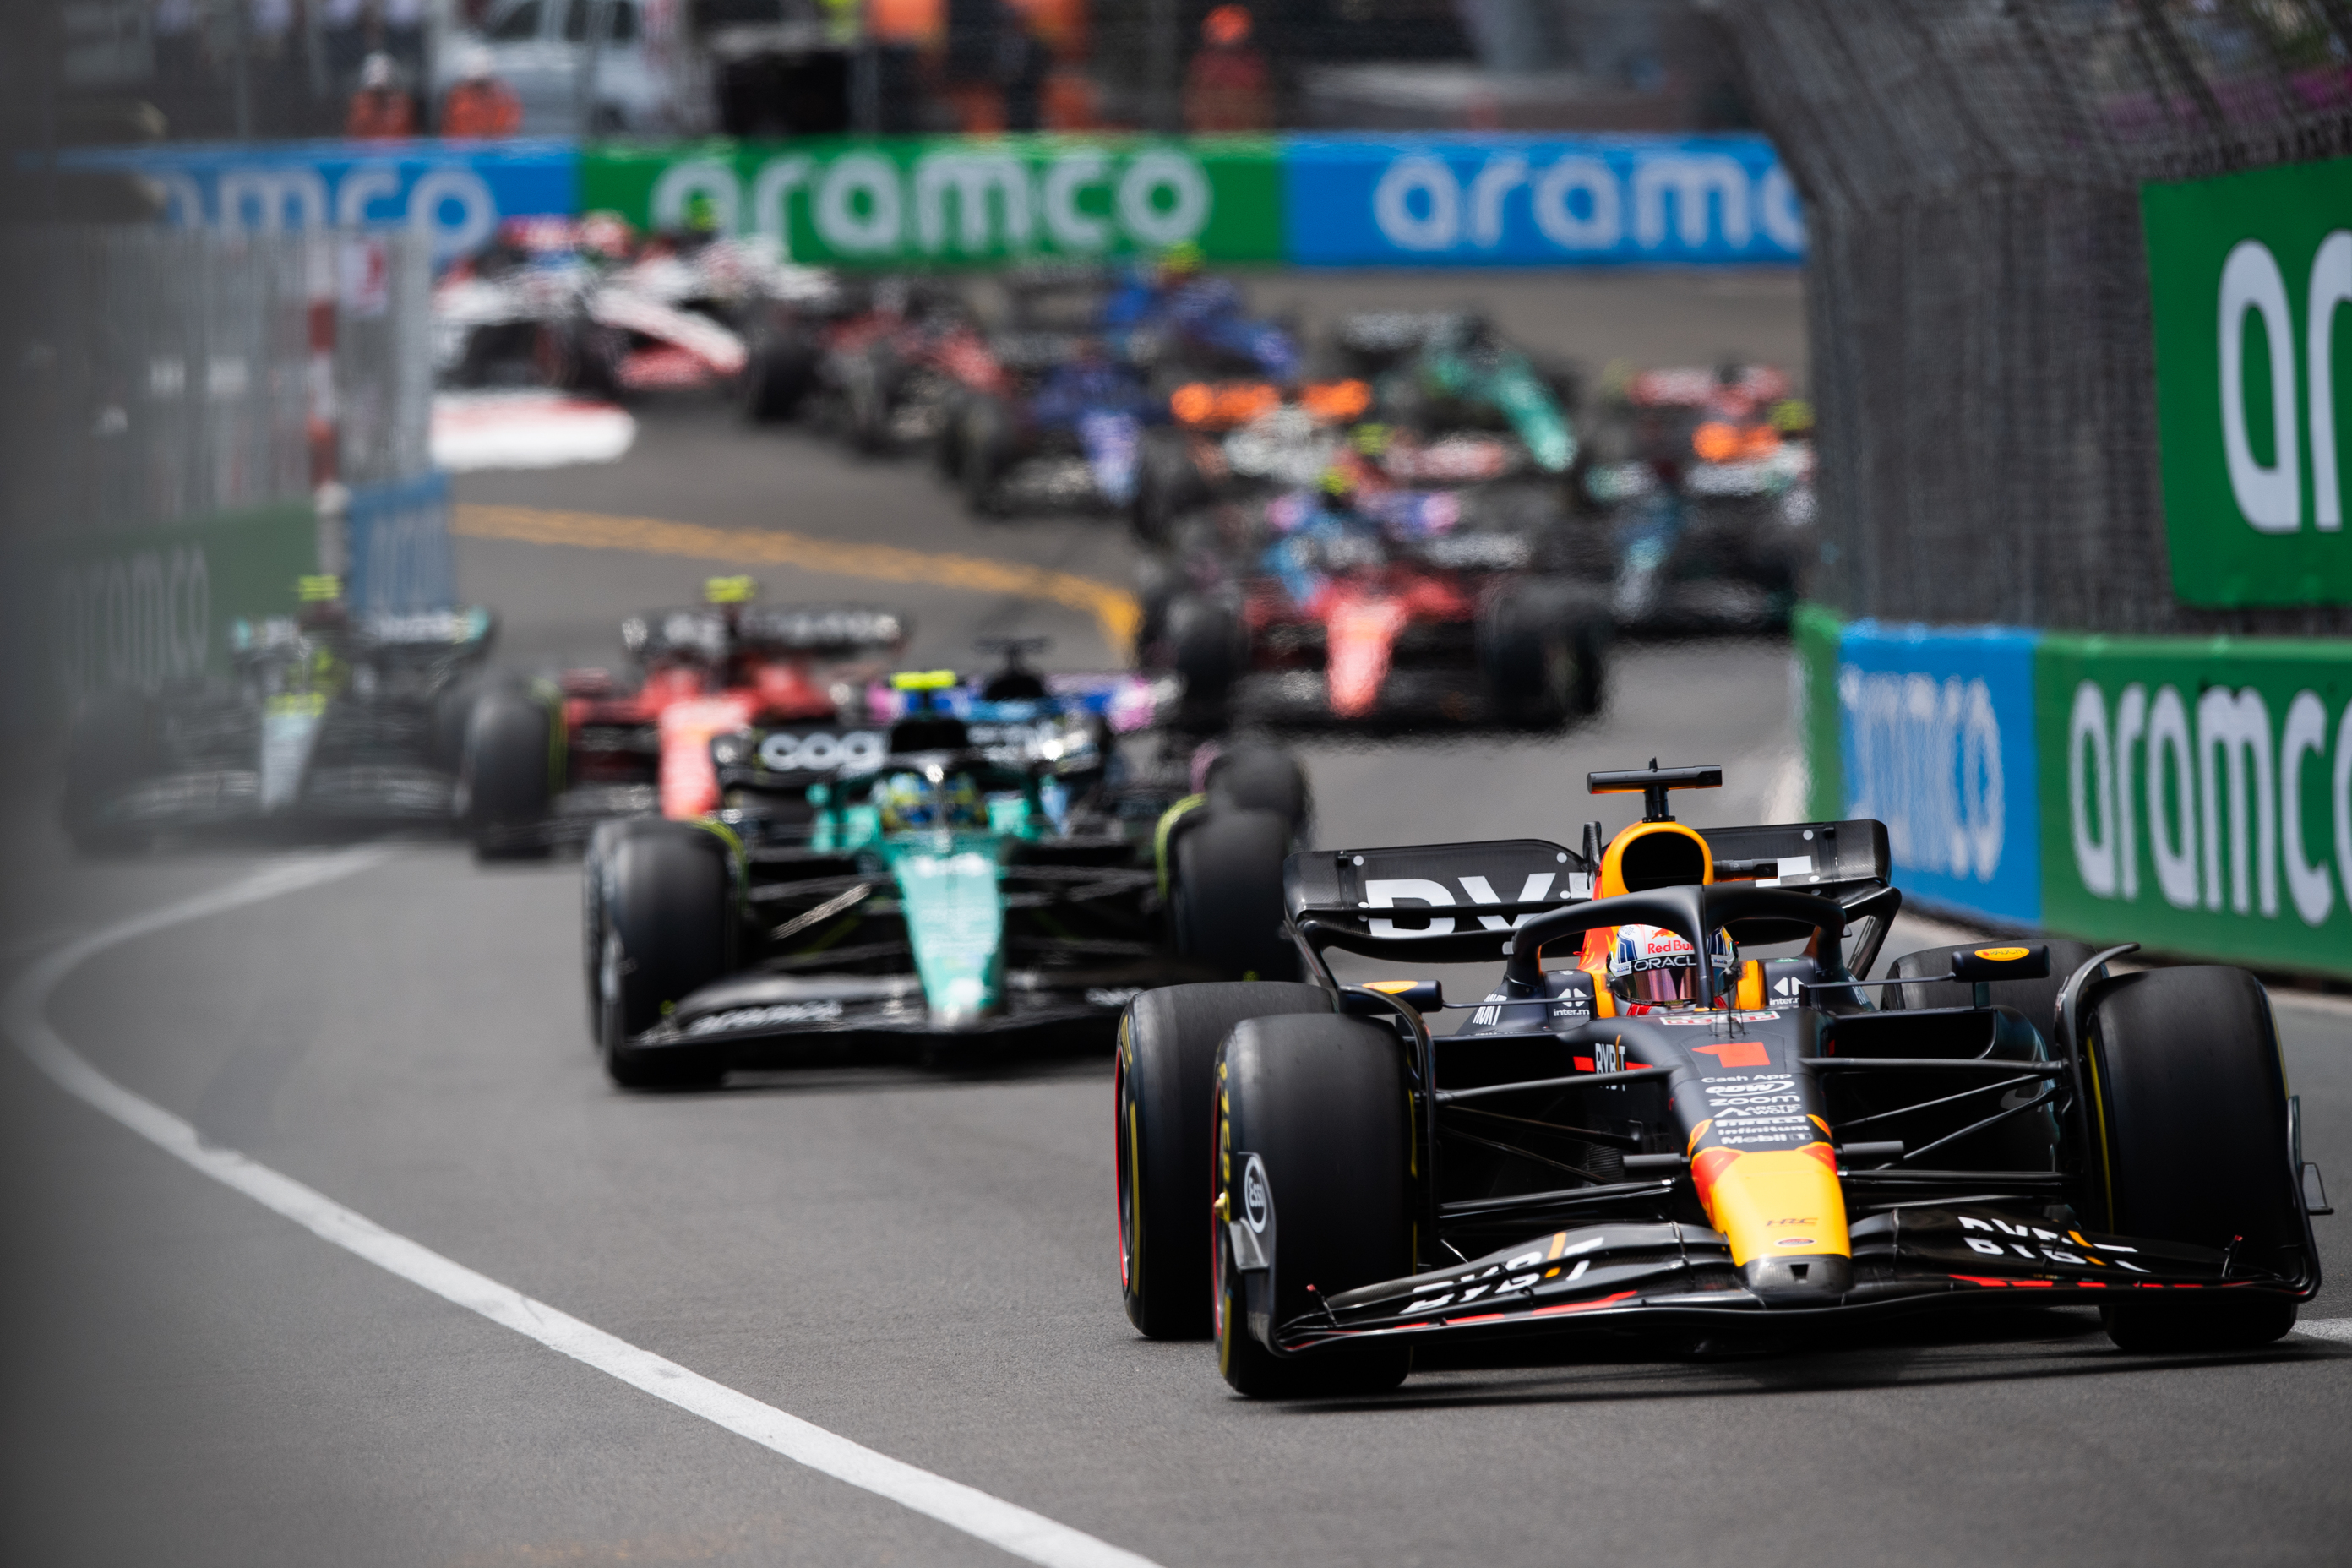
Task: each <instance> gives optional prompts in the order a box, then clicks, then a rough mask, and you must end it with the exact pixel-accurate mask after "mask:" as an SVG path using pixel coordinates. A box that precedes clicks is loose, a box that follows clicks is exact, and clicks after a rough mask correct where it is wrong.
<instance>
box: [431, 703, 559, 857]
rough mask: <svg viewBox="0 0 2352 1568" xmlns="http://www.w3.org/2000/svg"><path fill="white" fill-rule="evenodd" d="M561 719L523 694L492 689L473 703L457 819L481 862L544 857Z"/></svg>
mask: <svg viewBox="0 0 2352 1568" xmlns="http://www.w3.org/2000/svg"><path fill="white" fill-rule="evenodd" d="M561 723H562V718H561V716H560V715H559V714H558V713H557V712H556V711H555V710H554V709H553V707H552V706H551V704H549V703H547V702H545V701H542V700H541V699H540V698H539V697H538V696H537V695H536V694H535V693H533V692H532V691H530V689H527V688H524V687H521V686H519V685H510V684H493V685H489V686H486V687H484V688H483V689H482V691H481V692H480V694H479V695H478V696H477V697H476V698H475V700H474V708H473V712H472V713H471V714H470V715H468V717H467V721H466V747H465V753H464V756H463V757H462V759H461V760H460V762H459V764H458V770H457V803H458V815H459V816H461V817H462V818H463V819H464V822H465V825H466V831H467V836H468V837H471V838H472V840H473V843H474V853H475V855H476V856H477V857H478V858H481V859H484V860H494V859H504V858H520V857H526V856H535V855H544V854H546V853H547V843H546V839H545V837H544V836H543V835H542V834H541V832H540V831H539V830H540V828H541V826H542V825H543V824H544V823H545V822H546V820H547V816H548V812H549V810H550V808H551V806H552V805H553V804H554V798H555V758H556V756H557V754H558V753H557V751H556V743H557V731H556V729H555V726H557V725H558V724H561Z"/></svg>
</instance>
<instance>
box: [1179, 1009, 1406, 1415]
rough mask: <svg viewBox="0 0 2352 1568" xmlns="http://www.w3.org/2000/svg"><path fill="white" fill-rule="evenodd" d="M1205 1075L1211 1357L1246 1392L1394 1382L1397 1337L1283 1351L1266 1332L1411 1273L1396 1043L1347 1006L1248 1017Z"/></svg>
mask: <svg viewBox="0 0 2352 1568" xmlns="http://www.w3.org/2000/svg"><path fill="white" fill-rule="evenodd" d="M1216 1085H1217V1090H1216V1099H1215V1100H1214V1102H1213V1104H1212V1106H1211V1110H1210V1114H1211V1118H1212V1132H1211V1136H1212V1140H1213V1149H1214V1151H1215V1154H1214V1158H1215V1159H1216V1162H1217V1172H1216V1187H1217V1195H1218V1203H1217V1206H1216V1207H1215V1208H1214V1209H1213V1211H1212V1212H1213V1215H1214V1216H1215V1218H1216V1220H1217V1222H1218V1223H1216V1224H1214V1225H1213V1231H1214V1236H1213V1247H1214V1250H1213V1253H1212V1255H1211V1256H1212V1258H1213V1261H1214V1266H1215V1270H1216V1279H1215V1295H1214V1297H1213V1300H1214V1301H1215V1303H1216V1321H1215V1324H1214V1330H1215V1335H1216V1342H1217V1369H1218V1370H1219V1371H1220V1372H1222V1373H1224V1377H1225V1381H1226V1382H1227V1383H1229V1384H1233V1386H1234V1388H1235V1389H1236V1390H1237V1391H1239V1392H1240V1393H1242V1394H1248V1395H1249V1396H1251V1397H1252V1398H1256V1399H1268V1398H1273V1399H1280V1398H1296V1397H1300V1396H1307V1395H1315V1394H1376V1393H1379V1392H1380V1391H1381V1390H1383V1389H1387V1388H1393V1387H1395V1386H1396V1384H1399V1383H1400V1382H1402V1381H1403V1379H1404V1376H1405V1373H1407V1372H1409V1371H1411V1370H1412V1354H1411V1352H1410V1351H1408V1350H1407V1349H1406V1348H1405V1347H1404V1346H1402V1345H1393V1344H1391V1345H1378V1344H1375V1345H1368V1346H1348V1347H1344V1348H1341V1347H1333V1348H1331V1349H1328V1350H1321V1351H1313V1352H1308V1353H1307V1354H1306V1355H1304V1356H1301V1357H1299V1358H1297V1359H1295V1360H1294V1359H1292V1358H1290V1357H1287V1356H1280V1355H1276V1353H1275V1352H1273V1350H1272V1349H1271V1348H1269V1346H1268V1344H1267V1343H1266V1338H1267V1336H1269V1335H1270V1334H1271V1333H1272V1331H1274V1330H1275V1329H1276V1328H1278V1327H1279V1326H1280V1325H1282V1324H1284V1323H1286V1322H1290V1321H1294V1320H1296V1319H1297V1318H1300V1317H1303V1316H1305V1315H1307V1313H1309V1312H1311V1311H1313V1310H1315V1306H1316V1303H1317V1301H1318V1299H1325V1298H1328V1297H1331V1296H1336V1295H1338V1294H1339V1293H1340V1292H1341V1291H1343V1290H1352V1289H1355V1288H1356V1287H1358V1286H1360V1285H1370V1284H1375V1283H1377V1282H1379V1281H1381V1280H1384V1279H1401V1278H1402V1277H1403V1276H1405V1275H1408V1274H1410V1273H1412V1262H1413V1259H1412V1174H1411V1173H1412V1101H1411V1100H1410V1098H1409V1095H1408V1091H1407V1086H1406V1079H1405V1066H1404V1047H1403V1046H1402V1044H1401V1043H1400V1042H1399V1041H1398V1039H1397V1037H1395V1036H1394V1035H1393V1034H1391V1033H1390V1032H1389V1031H1388V1030H1386V1029H1383V1028H1381V1027H1380V1026H1377V1025H1374V1024H1370V1023H1367V1022H1365V1021H1364V1020H1362V1019H1360V1018H1343V1017H1339V1016H1324V1017H1309V1016H1289V1017H1274V1018H1254V1019H1251V1020H1249V1021H1247V1022H1245V1023H1242V1024H1238V1025H1236V1026H1234V1031H1233V1033H1232V1034H1231V1035H1229V1036H1227V1037H1226V1038H1225V1043H1224V1045H1223V1047H1222V1048H1221V1049H1220V1050H1219V1051H1218V1053H1217V1079H1216ZM1242 1247H1248V1248H1249V1249H1250V1250H1251V1251H1252V1252H1253V1253H1255V1254H1256V1256H1255V1257H1244V1256H1242V1254H1241V1252H1240V1250H1239V1249H1240V1248H1242ZM1259 1262H1263V1263H1264V1264H1265V1267H1264V1268H1256V1267H1247V1268H1245V1267H1244V1265H1245V1264H1246V1265H1255V1264H1256V1263H1259Z"/></svg>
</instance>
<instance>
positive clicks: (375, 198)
mask: <svg viewBox="0 0 2352 1568" xmlns="http://www.w3.org/2000/svg"><path fill="white" fill-rule="evenodd" d="M64 161H65V162H66V163H68V165H69V166H72V167H77V168H118V169H130V170H133V171H135V172H136V173H138V174H142V175H144V176H145V177H146V178H148V179H150V180H152V181H154V182H155V183H156V184H158V185H159V186H161V187H162V190H163V211H164V216H165V218H166V220H167V221H169V222H172V223H174V224H178V225H180V226H184V227H192V228H219V229H226V230H229V231H231V232H237V231H244V232H248V233H252V232H263V231H276V230H278V229H291V228H319V227H322V226H329V225H332V226H337V227H341V228H412V229H418V230H422V231H424V232H425V233H428V234H430V235H431V236H432V237H433V259H434V261H435V262H436V264H438V263H440V262H444V261H447V260H449V259H451V258H455V257H458V256H463V255H465V254H466V253H467V251H469V250H473V249H476V248H478V247H479V246H480V245H481V244H482V242H483V241H484V240H487V239H488V238H489V237H490V236H491V235H492V234H494V233H496V232H497V230H498V226H499V220H500V219H501V218H509V217H525V216H541V215H544V214H550V213H575V212H578V211H579V210H580V190H579V154H578V151H577V149H576V148H575V147H574V146H573V145H572V143H571V142H563V141H555V140H545V139H539V140H530V141H515V142H437V141H425V140H418V141H414V142H247V143H235V144H204V143H193V142H192V143H184V144H180V143H175V144H171V145H166V146H160V147H124V148H106V149H91V150H86V151H81V152H76V153H70V154H68V155H67V157H66V158H65V160H64Z"/></svg>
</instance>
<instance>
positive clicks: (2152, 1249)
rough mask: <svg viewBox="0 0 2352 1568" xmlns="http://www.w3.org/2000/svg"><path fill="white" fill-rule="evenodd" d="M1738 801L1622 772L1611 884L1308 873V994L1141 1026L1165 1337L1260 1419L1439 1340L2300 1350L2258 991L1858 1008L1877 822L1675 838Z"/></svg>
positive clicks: (1968, 976) (1957, 962) (2282, 1090)
mask: <svg viewBox="0 0 2352 1568" xmlns="http://www.w3.org/2000/svg"><path fill="white" fill-rule="evenodd" d="M1720 778H1721V773H1720V772H1719V771H1718V770H1715V769H1664V770H1660V769H1658V768H1656V767H1655V766H1654V765H1653V766H1652V767H1651V768H1649V769H1643V770H1635V771H1633V772H1629V773H1596V774H1594V775H1592V778H1591V784H1592V785H1593V787H1594V788H1595V789H1599V790H1638V791H1641V792H1642V793H1643V795H1645V797H1646V805H1647V810H1646V813H1645V816H1644V819H1643V821H1642V822H1640V823H1638V824H1636V825H1634V826H1631V827H1628V828H1626V829H1625V830H1624V831H1622V832H1621V833H1619V834H1617V835H1616V836H1615V837H1613V838H1611V839H1610V840H1609V841H1608V842H1607V844H1606V845H1605V847H1604V846H1603V845H1602V844H1601V838H1600V834H1599V830H1598V826H1597V825H1596V826H1594V827H1593V828H1590V829H1588V830H1587V833H1586V838H1585V843H1584V845H1583V847H1582V848H1581V849H1580V850H1574V851H1572V850H1570V849H1569V848H1567V847H1562V846H1558V845H1553V844H1549V843H1544V842H1540V841H1537V840H1516V841H1507V842H1498V843H1480V844H1447V845H1426V846H1419V847H1406V848H1388V849H1361V850H1349V851H1342V852H1339V853H1330V852H1324V851H1318V852H1314V853H1305V854H1299V855H1296V856H1293V857H1292V858H1291V859H1290V861H1289V863H1288V867H1287V870H1286V887H1285V893H1284V898H1285V908H1286V919H1287V922H1288V930H1289V932H1290V934H1291V935H1292V937H1293V938H1294V939H1295V940H1296V942H1297V944H1298V946H1299V948H1300V950H1301V952H1302V953H1303V954H1304V956H1305V958H1306V961H1307V964H1308V966H1309V973H1310V976H1311V978H1312V980H1313V982H1314V983H1313V984H1260V985H1255V986H1253V985H1230V984H1229V985H1217V986H1186V987H1176V988H1171V989H1169V990H1165V991H1156V992H1149V993H1146V994H1143V995H1142V996H1139V997H1138V998H1137V999H1136V1001H1135V1002H1134V1003H1133V1004H1132V1005H1130V1006H1129V1009H1128V1012H1127V1016H1126V1018H1125V1020H1124V1022H1123V1024H1122V1033H1121V1040H1120V1048H1119V1056H1118V1073H1117V1090H1116V1095H1117V1135H1118V1220H1119V1238H1120V1258H1119V1261H1120V1269H1121V1279H1122V1285H1123V1288H1124V1291H1125V1300H1126V1305H1127V1310H1128V1313H1129V1317H1130V1318H1131V1319H1132V1320H1133V1321H1134V1322H1135V1324H1136V1325H1137V1327H1138V1328H1139V1329H1140V1330H1141V1331H1143V1332H1145V1333H1146V1334H1149V1335H1152V1336H1155V1337H1181V1336H1185V1335H1200V1334H1207V1333H1213V1335H1214V1337H1215V1340H1216V1345H1217V1355H1218V1361H1219V1364H1220V1367H1221V1368H1222V1370H1223V1373H1224V1376H1225V1377H1226V1379H1227V1381H1228V1382H1230V1383H1231V1384H1233V1386H1234V1387H1235V1388H1236V1389H1238V1390H1240V1391H1241V1392H1242V1393H1244V1394H1252V1395H1287V1394H1316V1393H1339V1392H1362V1391H1366V1390H1373V1389H1379V1388H1381V1387H1386V1386H1389V1385H1392V1384H1395V1383H1396V1382H1397V1381H1398V1380H1399V1379H1401V1378H1402V1377H1403V1376H1405V1375H1406V1373H1407V1372H1408V1371H1409V1369H1410V1366H1411V1364H1412V1353H1413V1350H1414V1347H1416V1346H1418V1345H1425V1344H1430V1343H1433V1342H1440V1341H1459V1340H1469V1339H1483V1340H1493V1341H1502V1342H1513V1341H1524V1342H1530V1343H1532V1342H1533V1341H1535V1340H1537V1339H1538V1338H1542V1337H1548V1336H1559V1335H1567V1334H1578V1333H1583V1334H1595V1333H1608V1332H1612V1331H1633V1330H1638V1329H1642V1328H1644V1327H1654V1328H1660V1329H1665V1330H1669V1331H1686V1332H1688V1333H1690V1334H1692V1335H1693V1336H1694V1337H1712V1336H1718V1335H1721V1336H1738V1335H1739V1334H1740V1333H1742V1332H1743V1331H1763V1332H1768V1333H1769V1332H1774V1331H1779V1332H1786V1331H1788V1329H1789V1328H1790V1326H1791V1325H1805V1324H1827V1323H1835V1322H1839V1321H1847V1320H1862V1319H1866V1318H1881V1317H1885V1316H1888V1315H1891V1314H1898V1313H1906V1312H1920V1311H1933V1310H1966V1309H1969V1308H1972V1307H2003V1308H2011V1309H2014V1308H2017V1307H2020V1306H2034V1305H2045V1306H2056V1305H2063V1306H2096V1307H2098V1308H2099V1309H2100V1311H2101V1314H2102V1319H2103V1321H2104V1324H2105V1329H2106V1331H2107V1332H2108V1334H2109V1335H2110V1337H2112V1338H2113V1339H2114V1340H2115V1342H2116V1343H2117V1344H2119V1345H2120V1346H2122V1347H2123V1348H2125V1349H2126V1350H2132V1351H2167V1352H2171V1351H2190V1350H2207V1349H2226V1348H2235V1347H2245V1346H2250V1345H2257V1344H2261V1343H2264V1342H2268V1341H2271V1340H2273V1339H2276V1338H2278V1337H2279V1336H2280V1335H2282V1334H2284V1333H2285V1332H2286V1331H2288V1330H2289V1328H2290V1327H2292V1325H2293V1324H2294V1319H2295V1313H2296V1310H2297V1305H2298V1303H2300V1302H2302V1301H2305V1300H2310V1299H2311V1297H2312V1296H2313V1295H2314V1294H2315V1292H2316V1291H2317V1289H2319V1283H2320V1271H2319V1256H2318V1252H2317V1249H2316V1247H2315V1245H2314V1241H2313V1237H2312V1232H2311V1227H2310V1224H2309V1218H2308V1215H2310V1214H2313V1213H2324V1212H2327V1209H2326V1196H2325V1194H2324V1191H2323V1189H2322V1187H2321V1184H2320V1183H2319V1180H2318V1173H2317V1170H2316V1168H2315V1167H2313V1166H2310V1165H2307V1164H2305V1163H2304V1161H2303V1159H2302V1152H2301V1131H2300V1117H2299V1114H2298V1103H2297V1101H2296V1100H2294V1098H2292V1097H2291V1096H2290V1095H2289V1094H2288V1093H2287V1089H2286V1084H2285V1080H2284V1075H2283V1070H2282V1067H2281V1062H2280V1054H2279V1043H2278V1035H2277V1030H2276V1027H2275V1026H2274V1024H2273V1020H2272V1017H2271V1012H2270V1008H2269V1005H2268V1002H2267V999H2266V997H2265V994H2264V993H2263V987H2262V985H2261V984H2259V983H2258V982H2257V981H2256V980H2255V979H2254V978H2253V976H2252V975H2251V974H2248V973H2245V972H2244V971H2242V970H2237V969H2228V968H2218V967H2197V968H2176V969H2158V970H2150V971H2144V972H2138V973H2116V972H2114V971H2112V970H2111V969H2110V967H2109V966H2110V964H2111V963H2112V961H2113V960H2115V959H2116V958H2117V957H2119V956H2121V955H2122V954H2124V953H2126V952H2130V951H2132V949H2131V948H2130V947H2128V946H2123V947H2116V948H2110V949H2107V950H2106V951H2105V952H2089V951H2087V950H2085V949H2083V948H2081V947H2080V946H2078V945H2076V944H2072V943H2059V942H2051V943H2048V944H2032V945H2028V944H2017V943H2000V944H1993V943H1985V944H1977V945H1972V946H1962V947H1958V948H1948V949H1942V948H1939V949H1933V950H1929V951H1927V952H1919V953H1914V954H1910V955H1908V956H1906V958H1904V959H1902V960H1900V961H1898V962H1897V963H1895V965H1894V973H1893V974H1892V975H1891V976H1890V977H1888V978H1887V979H1885V980H1883V981H1865V980H1863V979H1861V978H1859V977H1860V976H1864V975H1867V974H1868V973H1870V969H1871V967H1872V964H1873V963H1874V959H1875V957H1876V954H1877V950H1878V947H1879V944H1880V943H1881V942H1883V940H1884V938H1885V933H1886V930H1887V925H1888V922H1889V921H1891V919H1892V917H1893V915H1894V913H1895V910H1896V909H1897V908H1898V907H1899V905H1900V902H1901V895H1900V894H1899V893H1898V892H1897V891H1896V890H1895V889H1894V888H1893V887H1892V886H1890V885H1889V882H1888V874H1889V861H1888V855H1887V847H1886V831H1885V827H1884V826H1883V825H1881V824H1879V823H1876V822H1872V821H1850V822H1814V823H1805V824H1797V825H1790V826H1763V827H1736V828H1715V829H1709V830H1707V831H1706V832H1705V833H1700V832H1696V831H1694V830H1692V829H1691V828H1689V827H1686V826H1683V825H1682V824H1680V823H1677V822H1675V820H1674V819H1673V817H1672V816H1671V815H1670V814H1669V813H1668V811H1667V808H1666V804H1667V792H1668V791H1669V790H1671V789H1674V788H1678V787H1689V786H1695V785H1704V784H1714V783H1717V782H1719V781H1720ZM1334 949H1339V950H1344V951H1348V952H1360V953H1367V954H1372V955H1376V956H1378V957H1381V958H1384V959H1390V960H1395V961H1400V962H1402V963H1406V964H1408V965H1410V964H1414V963H1469V962H1475V961H1481V960H1483V961H1486V962H1490V963H1495V962H1499V963H1500V966H1501V974H1500V975H1499V977H1498V978H1497V980H1496V983H1495V984H1494V985H1493V987H1492V989H1491V990H1489V991H1488V992H1487V993H1486V994H1485V995H1483V996H1481V997H1480V998H1479V999H1478V1000H1476V1001H1475V1002H1454V1001H1449V1000H1447V999H1446V997H1445V996H1444V991H1443V988H1442V987H1441V986H1440V985H1439V984H1437V983H1435V982H1433V981H1426V980H1398V981H1390V982H1381V983H1376V984H1370V985H1345V984H1340V983H1339V981H1338V980H1337V979H1335V978H1334V977H1333V975H1332V973H1331V971H1330V968H1329V966H1328V963H1327V962H1326V959H1325V955H1326V954H1327V953H1328V952H1330V951H1332V950H1334ZM2053 961H2054V962H2053ZM1449 1011H1465V1012H1467V1013H1468V1014H1469V1017H1468V1019H1467V1021H1466V1022H1465V1023H1464V1024H1463V1025H1462V1026H1461V1027H1459V1028H1458V1029H1456V1030H1454V1031H1453V1032H1450V1033H1441V1032H1439V1031H1438V1030H1437V1029H1436V1028H1435V1027H1433V1026H1436V1025H1439V1024H1441V1023H1442V1022H1443V1020H1444V1015H1445V1014H1446V1013H1447V1012H1449ZM1495 1353H1507V1352H1495Z"/></svg>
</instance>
